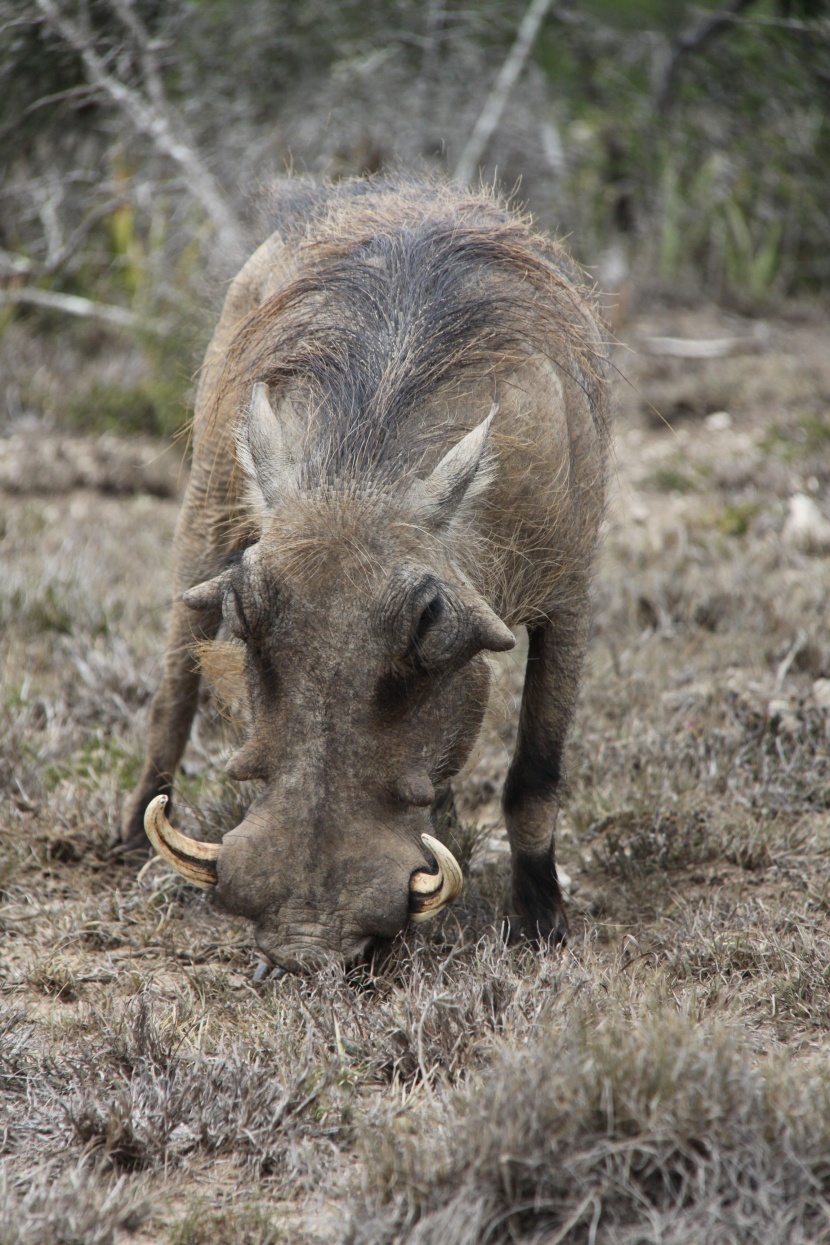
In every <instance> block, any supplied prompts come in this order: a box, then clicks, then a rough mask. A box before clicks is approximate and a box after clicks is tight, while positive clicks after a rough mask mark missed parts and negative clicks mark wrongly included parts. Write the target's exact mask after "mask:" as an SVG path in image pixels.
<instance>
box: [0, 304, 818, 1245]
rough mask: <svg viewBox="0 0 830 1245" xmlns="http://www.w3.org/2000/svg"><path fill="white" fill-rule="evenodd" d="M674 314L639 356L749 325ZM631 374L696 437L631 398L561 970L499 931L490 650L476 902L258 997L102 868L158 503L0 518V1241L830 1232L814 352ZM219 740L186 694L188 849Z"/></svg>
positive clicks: (271, 985)
mask: <svg viewBox="0 0 830 1245" xmlns="http://www.w3.org/2000/svg"><path fill="white" fill-rule="evenodd" d="M707 317H708V318H707ZM671 320H672V315H671V313H669V312H664V313H662V314H661V315H660V316H659V317H657V316H655V318H654V320H652V321H647V320H643V321H642V322H641V323H640V324H639V325H637V326H634V329H632V334H631V335H632V337H634V338H635V339H636V335H637V332H638V331H642V332H644V333H652V334H655V333H658V332H659V333H660V334H672V333H673V334H682V333H684V332H688V333H690V334H691V335H697V336H707V335H711V336H719V335H725V334H726V333H728V332H729V331H732V330H733V328H734V326H730V325H724V324H721V323H719V322H718V321H717V318H716V317H715V316H713V315H712V313H707V316H704V313H702V312H700V313H697V319H694V317H692V318H689V317H688V316H687V317H686V318H684V317H678V318H677V320H676V322H674V323H672V322H671ZM738 335H741V334H738ZM61 366H62V367H64V369H65V367H66V363H65V360H64V361H63V362H62V363H61ZM695 369H697V371H695ZM633 371H634V375H635V379H636V381H637V385H638V388H639V392H640V393H642V394H643V395H645V397H646V398H648V397H649V395H653V396H656V395H657V389H658V388H659V387H660V386H663V387H664V389H666V392H667V393H669V390H670V391H671V392H670V393H669V397H670V399H671V402H670V405H671V406H672V408H673V409H676V410H685V411H687V412H694V413H691V414H689V413H687V414H685V415H682V416H680V422H679V423H678V426H677V431H676V435H675V434H673V433H671V432H669V431H667V430H666V429H665V428H664V427H663V426H662V425H656V424H655V422H654V420H653V418H652V416H651V414H650V412H649V410H648V408H647V407H646V408H644V409H641V408H642V400H641V398H640V397H639V396H638V392H637V391H635V390H630V391H629V390H623V410H622V412H621V417H620V423H619V439H618V447H617V475H618V482H619V490H618V500H617V503H616V511H615V514H614V516H613V519H612V522H611V524H610V525H609V533H608V536H607V539H606V542H605V548H604V552H603V565H602V567H601V569H600V573H599V575H598V579H597V621H596V627H595V636H594V643H593V647H592V652H591V659H590V663H589V668H588V671H587V675H586V681H585V687H584V692H583V697H582V706H581V710H580V716H579V721H578V725H577V729H576V733H575V737H574V740H573V746H572V748H571V753H570V794H569V798H568V803H567V806H566V809H565V811H564V814H563V817H562V824H561V830H560V840H559V841H560V860H561V862H562V864H563V866H564V868H565V870H566V871H567V872H568V873H569V874H570V875H571V877H572V878H573V879H574V883H575V888H576V889H575V893H574V894H573V895H572V896H571V899H570V910H571V916H572V926H573V929H574V937H573V940H572V943H571V946H570V948H569V949H568V951H567V952H565V953H564V954H561V955H556V956H542V957H537V956H535V955H533V954H531V953H529V952H527V951H525V950H522V949H521V948H518V949H517V948H509V947H506V946H505V945H504V944H503V942H502V939H501V933H500V928H499V917H498V908H499V903H500V901H501V898H502V895H503V891H504V887H505V884H506V863H507V856H506V853H505V851H504V850H503V849H504V841H503V831H502V829H501V823H500V819H499V812H498V790H499V786H500V783H501V780H502V779H503V776H504V772H505V767H506V761H507V757H508V754H509V749H510V747H511V746H512V741H513V734H514V731H515V697H516V695H517V693H518V691H519V689H520V686H521V662H520V658H517V657H514V656H513V655H508V656H505V657H504V658H503V659H499V663H498V692H497V695H496V696H495V698H494V712H493V715H492V720H491V722H490V723H489V725H488V728H487V730H486V732H485V735H484V737H483V739H482V743H481V747H480V749H479V753H478V757H477V760H476V763H475V765H474V766H473V767H472V768H471V770H470V772H469V773H468V774H467V775H466V776H465V777H464V779H463V780H462V781H461V783H460V784H459V789H458V805H459V809H460V812H461V819H462V829H461V832H460V834H461V840H462V841H461V845H460V849H459V855H460V856H462V857H463V859H464V860H465V861H469V869H470V873H471V878H472V881H471V884H470V887H469V889H468V893H467V896H466V897H465V899H464V901H462V903H460V904H459V905H456V907H455V909H454V910H452V911H450V912H448V913H447V914H445V915H444V916H443V917H442V918H440V919H439V921H438V922H437V923H436V924H435V925H434V926H431V927H430V926H427V927H423V928H422V929H419V930H417V931H413V932H411V933H410V934H409V935H408V937H407V938H406V939H401V940H400V941H399V942H398V943H396V944H395V945H394V946H392V947H391V948H389V949H388V950H387V951H386V952H385V953H384V954H383V955H379V956H378V957H377V958H376V960H375V962H374V963H373V964H372V965H370V966H369V967H368V968H366V969H363V970H361V971H360V972H353V973H350V974H347V973H345V972H343V971H342V970H341V969H340V968H338V967H336V966H330V967H328V968H326V969H324V970H323V971H321V972H320V973H319V974H317V975H316V976H314V977H312V978H308V979H292V978H286V979H283V980H282V981H280V982H278V983H275V982H265V983H263V984H262V985H260V986H257V985H255V984H254V983H253V982H252V980H251V973H252V970H253V968H254V966H255V964H256V959H257V957H256V955H255V953H254V951H253V949H252V947H251V943H250V934H249V930H248V929H247V927H246V926H245V925H244V924H242V923H238V922H232V921H230V920H228V919H227V918H223V917H221V916H219V915H218V914H216V913H215V912H214V911H213V910H212V908H211V907H210V906H209V904H207V903H206V902H205V901H204V900H203V899H202V898H201V897H200V896H198V895H197V894H196V893H195V892H194V891H192V890H191V889H189V888H188V887H187V886H186V885H185V884H184V883H181V882H180V881H179V880H178V879H177V878H176V877H174V876H173V875H172V874H171V873H170V872H169V871H168V870H167V868H166V866H164V865H162V864H160V863H159V864H154V865H151V866H150V867H149V868H148V869H147V870H145V871H144V872H143V873H142V874H141V875H138V874H137V871H136V869H135V868H134V867H128V866H125V865H124V864H122V863H120V862H119V859H118V857H117V856H113V854H112V852H111V850H110V842H111V838H112V835H113V832H114V828H115V826H116V825H117V820H118V814H119V809H120V805H121V801H122V799H123V796H124V793H125V792H126V791H127V790H129V788H130V786H131V785H132V783H133V782H134V780H135V777H136V773H137V769H138V766H139V764H140V760H141V750H142V738H143V731H144V720H145V714H146V708H147V705H148V703H149V697H150V695H151V694H152V689H153V687H154V685H155V683H156V680H157V677H158V665H159V659H160V652H161V645H162V633H163V626H164V621H165V616H166V608H167V593H168V591H169V588H168V584H169V577H168V571H167V568H168V565H169V557H170V542H171V536H172V527H173V523H174V519H175V510H176V507H175V503H174V501H172V500H168V499H165V498H164V497H150V496H148V495H145V494H142V493H137V494H135V495H129V494H127V495H120V496H107V495H103V494H100V493H96V492H93V491H91V490H89V489H74V490H70V491H68V492H67V491H65V490H64V491H60V490H59V489H56V491H55V492H54V493H52V494H50V492H49V489H48V474H47V475H46V476H44V477H43V478H41V480H40V487H39V491H38V492H37V493H25V492H23V493H21V492H19V491H17V492H14V493H9V494H6V495H2V494H0V533H2V537H1V538H0V548H1V549H2V551H3V562H4V574H3V576H2V582H0V620H2V634H1V635H0V646H1V647H2V669H3V685H2V707H1V708H0V788H2V792H3V802H2V805H0V938H2V951H0V1084H1V1085H2V1092H0V1171H2V1176H1V1177H0V1181H2V1183H0V1188H1V1189H2V1195H0V1242H1V1243H2V1245H6V1243H7V1242H9V1243H11V1242H21V1243H22V1245H29V1243H30V1242H31V1243H32V1245H34V1242H46V1243H48V1245H51V1243H52V1242H54V1243H55V1245H69V1243H70V1242H73V1243H74V1242H84V1243H87V1242H93V1243H94V1245H98V1243H100V1245H121V1243H122V1242H123V1241H125V1240H127V1239H130V1238H131V1237H132V1238H133V1239H135V1240H136V1241H138V1242H145V1243H146V1242H151V1241H152V1242H155V1241H159V1242H166V1243H167V1245H200V1243H201V1242H211V1245H216V1243H217V1242H218V1243H219V1245H222V1243H227V1245H266V1243H268V1242H272V1241H273V1242H276V1241H290V1242H336V1241H343V1242H352V1243H353V1245H366V1243H368V1242H392V1241H413V1242H414V1241H419V1242H428V1241H438V1240H441V1241H442V1242H448V1243H450V1242H451V1243H453V1245H455V1243H456V1242H457V1243H458V1245H461V1243H462V1242H465V1241H469V1242H473V1241H475V1242H479V1241H490V1242H500V1241H504V1242H508V1241H510V1242H526V1243H530V1242H542V1241H544V1242H546V1245H551V1243H552V1242H562V1243H573V1242H582V1241H584V1242H589V1243H591V1245H595V1243H600V1245H601V1243H602V1242H608V1243H609V1245H610V1243H611V1242H613V1243H614V1245H628V1243H631V1245H633V1242H635V1241H636V1242H643V1243H645V1242H658V1241H659V1242H666V1243H669V1242H671V1243H672V1245H686V1243H687V1242H688V1243H689V1245H691V1243H692V1242H694V1243H695V1245H698V1243H700V1242H703V1243H707V1242H711V1243H712V1245H720V1242H723V1241H733V1240H734V1241H746V1242H750V1241H756V1240H769V1241H772V1240H774V1241H776V1242H778V1241H781V1242H793V1245H795V1243H796V1242H812V1241H815V1242H818V1241H822V1240H826V1239H828V1236H830V1222H828V1205H827V1203H828V1196H829V1195H830V1191H829V1190H828V1182H830V1170H829V1169H828V1165H827V1158H826V1156H827V1154H828V1153H829V1152H830V1137H828V1135H827V1127H828V1126H827V1119H828V1118H830V1116H829V1114H828V1106H830V1103H828V1097H829V1096H830V1088H829V1087H828V1079H827V1073H826V1060H827V1054H828V1047H830V1039H829V1038H828V1026H830V1010H828V1005H827V999H828V985H830V979H828V972H830V970H828V968H827V965H828V964H830V926H828V911H830V829H828V818H827V812H828V808H830V710H829V709H828V703H827V701H828V698H827V690H828V689H827V685H823V684H822V680H824V679H827V678H830V638H828V633H827V627H826V619H827V616H828V605H829V604H830V559H828V557H827V556H826V554H822V553H816V552H812V553H806V552H802V551H800V550H799V549H798V548H797V547H795V546H793V545H789V544H787V543H786V542H785V541H784V540H783V539H782V530H783V528H784V523H785V519H786V515H787V501H788V498H789V497H790V496H791V494H792V493H793V492H796V491H807V492H812V493H813V495H814V496H815V497H816V498H817V500H818V502H819V505H820V506H823V505H824V501H823V496H824V493H823V489H824V487H825V485H826V483H827V482H828V480H830V431H828V429H830V417H828V410H827V401H828V395H830V365H828V363H827V360H826V350H825V347H824V342H823V338H822V335H821V334H820V332H819V331H818V328H817V327H815V328H814V327H813V326H811V324H810V322H809V321H807V322H805V323H802V324H792V323H790V324H780V325H776V326H774V332H773V334H772V337H771V339H770V344H769V347H768V349H767V350H766V353H765V354H764V355H762V356H753V358H752V359H751V360H747V359H745V358H737V359H732V360H729V359H727V360H722V361H719V362H718V363H713V362H710V363H706V364H700V365H698V364H695V363H688V364H684V366H683V368H682V369H678V368H676V367H674V365H672V366H671V368H668V367H667V365H666V364H665V363H664V362H661V361H660V360H655V361H653V362H648V361H647V360H645V359H644V357H641V358H640V359H639V360H635V361H634V365H633ZM89 379H90V378H89V377H87V380H89ZM43 383H44V384H47V385H48V384H49V380H48V375H46V377H45V379H43ZM671 386H674V388H673V389H672V388H671ZM666 387H668V388H666ZM672 395H673V396H672ZM661 400H666V399H665V397H664V398H663V399H661ZM716 402H717V405H723V404H728V406H729V410H730V414H731V416H732V425H731V427H729V428H724V427H723V421H722V420H721V421H714V422H709V423H707V422H706V415H707V413H708V412H709V410H710V409H711V407H712V405H713V404H715V403H716ZM825 432H827V435H825ZM132 452H133V450H131V453H132ZM44 461H45V462H47V461H49V459H48V455H47V456H45V458H44ZM228 744H229V740H228V739H227V738H226V728H225V726H224V725H223V723H222V721H221V719H220V718H219V717H218V715H217V714H216V713H214V712H213V711H212V710H211V708H210V706H209V705H207V704H206V705H205V706H204V712H203V713H202V715H201V717H200V722H199V729H198V731H197V734H196V737H195V738H194V741H193V743H192V744H191V747H190V749H189V752H188V755H187V758H186V764H185V768H184V772H183V774H182V776H181V779H180V788H181V792H180V800H179V809H180V812H181V815H182V816H183V817H184V819H185V821H186V822H188V823H189V824H190V825H191V826H192V827H194V828H195V827H197V826H201V832H203V833H204V832H205V829H206V827H207V826H208V825H209V826H210V827H211V829H212V830H213V831H214V832H215V830H216V827H217V826H219V825H222V824H229V823H230V822H231V821H232V820H233V819H234V816H235V812H234V810H235V808H236V807H237V805H238V803H239V801H240V799H241V793H240V792H239V791H238V789H237V788H235V787H234V786H233V784H229V783H228V782H227V781H225V780H223V779H222V777H221V762H222V758H223V756H224V755H225V754H226V750H227V747H228Z"/></svg>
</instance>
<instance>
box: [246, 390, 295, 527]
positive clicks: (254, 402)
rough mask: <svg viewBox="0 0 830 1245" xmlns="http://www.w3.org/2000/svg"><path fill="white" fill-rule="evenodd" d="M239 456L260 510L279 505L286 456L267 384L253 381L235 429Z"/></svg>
mask: <svg viewBox="0 0 830 1245" xmlns="http://www.w3.org/2000/svg"><path fill="white" fill-rule="evenodd" d="M236 457H237V460H238V462H239V465H240V467H241V468H242V470H243V471H244V472H245V475H246V476H247V478H248V481H249V485H250V490H251V493H252V500H253V501H254V503H255V504H256V505H257V507H258V508H259V509H261V510H271V509H273V508H274V506H276V504H277V502H278V501H279V498H280V495H281V493H282V488H281V485H282V482H283V479H284V477H285V473H286V467H287V460H286V456H285V445H284V442H283V436H282V428H281V427H280V422H279V420H278V419H277V417H276V415H275V414H274V411H273V409H272V407H271V402H270V399H269V397H268V386H267V385H263V384H261V383H258V384H256V385H254V388H253V392H252V394H251V401H250V402H249V403H248V409H247V411H246V412H245V416H244V418H243V419H242V420H241V421H240V425H239V427H238V429H237V433H236Z"/></svg>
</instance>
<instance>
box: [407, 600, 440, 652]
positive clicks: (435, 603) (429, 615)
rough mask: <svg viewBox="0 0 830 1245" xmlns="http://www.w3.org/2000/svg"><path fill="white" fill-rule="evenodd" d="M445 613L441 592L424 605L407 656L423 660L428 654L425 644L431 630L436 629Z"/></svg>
mask: <svg viewBox="0 0 830 1245" xmlns="http://www.w3.org/2000/svg"><path fill="white" fill-rule="evenodd" d="M443 613H444V602H443V599H442V597H441V594H440V593H439V592H436V594H435V596H434V597H433V598H432V600H431V601H430V602H428V604H427V605H426V606H425V607H424V610H423V612H422V614H421V617H420V618H419V619H418V625H417V626H416V628H415V632H414V634H413V636H412V639H411V640H410V641H409V648H408V649H407V654H406V655H407V657H408V658H410V659H414V660H415V661H420V662H423V661H424V658H425V656H426V654H425V651H424V645H425V641H426V638H427V636H428V635H429V633H430V631H432V630H433V629H434V627H435V626H436V624H437V622H438V620H439V619H440V618H441V615H442V614H443Z"/></svg>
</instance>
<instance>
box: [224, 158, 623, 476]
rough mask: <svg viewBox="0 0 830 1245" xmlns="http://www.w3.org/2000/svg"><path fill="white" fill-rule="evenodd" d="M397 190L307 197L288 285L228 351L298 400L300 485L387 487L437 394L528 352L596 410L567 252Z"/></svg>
mask: <svg viewBox="0 0 830 1245" xmlns="http://www.w3.org/2000/svg"><path fill="white" fill-rule="evenodd" d="M364 185H365V183H364ZM403 190H404V196H405V197H403V198H402V196H401V184H400V182H396V183H389V182H381V183H378V184H376V185H375V186H374V187H373V188H372V187H371V186H370V191H369V193H366V192H364V193H363V194H362V195H361V196H356V195H354V194H353V193H350V191H351V187H350V186H349V184H346V186H345V187H343V188H339V187H337V188H330V190H329V196H328V197H327V198H326V197H318V198H317V199H316V200H315V201H314V202H313V203H312V202H311V201H309V203H308V204H306V205H305V206H306V207H307V208H308V209H310V210H309V217H310V224H308V225H307V231H306V234H305V244H304V245H303V246H302V248H301V250H300V265H299V270H298V272H297V274H296V276H295V277H294V278H293V280H291V281H290V282H289V283H288V284H287V285H286V286H284V287H283V288H282V289H281V290H279V291H278V292H277V293H276V294H275V295H273V296H272V297H271V298H269V299H268V300H267V301H266V302H264V303H263V304H262V305H261V306H260V307H259V308H257V310H256V311H255V312H253V313H252V315H251V316H250V317H249V318H248V319H247V321H246V322H245V324H244V326H243V328H242V330H241V331H240V333H239V335H238V337H237V340H236V343H235V347H234V351H233V352H232V371H233V374H234V380H235V381H237V380H238V381H241V382H242V383H243V384H251V383H253V381H255V380H264V381H265V382H266V383H267V384H268V385H269V386H270V388H271V391H272V398H273V400H274V401H275V402H278V401H279V399H280V396H281V394H283V393H285V391H286V390H287V389H288V388H289V387H290V388H291V392H292V395H293V396H294V405H295V406H296V405H297V401H296V395H297V393H299V395H300V396H301V404H302V407H303V409H304V410H305V411H307V412H308V413H309V415H308V420H309V423H308V429H307V434H306V442H305V446H304V459H303V479H302V480H301V481H300V483H301V484H302V485H303V486H306V487H314V486H316V485H321V484H331V483H333V482H334V481H336V480H339V481H341V482H346V481H349V482H355V483H358V484H365V483H370V482H371V483H372V484H375V485H378V484H379V485H389V484H392V483H394V482H395V481H396V480H398V479H400V478H401V477H402V476H405V475H406V473H407V471H408V470H411V469H412V467H413V466H414V462H413V459H414V460H416V461H417V459H418V457H419V450H422V449H423V440H420V441H419V440H418V439H417V438H413V435H412V428H411V426H410V428H409V429H407V427H406V425H407V421H408V420H409V419H410V418H411V417H412V415H413V414H417V413H418V412H419V411H420V410H422V409H423V408H424V406H425V404H426V403H428V402H429V400H430V399H431V398H432V397H433V396H434V395H435V394H436V393H437V392H438V391H439V390H440V389H441V386H442V385H443V384H445V383H446V382H448V381H454V382H458V381H459V380H460V379H461V378H462V377H463V378H469V379H473V378H477V377H482V376H487V375H493V374H494V373H495V372H496V371H499V370H505V369H509V368H510V367H511V366H515V365H516V363H517V362H518V361H519V360H520V359H521V358H522V357H524V356H526V355H527V354H528V353H536V352H538V353H542V354H546V355H548V356H549V357H550V358H552V359H553V361H554V362H555V363H556V365H557V366H558V367H560V368H561V369H563V370H564V371H566V372H567V374H568V375H569V376H571V377H572V378H573V379H575V380H576V381H577V383H579V384H580V385H582V387H583V388H585V389H586V391H587V393H588V396H589V398H590V399H591V405H592V407H594V408H595V407H596V387H597V385H598V384H600V383H601V379H600V376H601V364H600V362H599V359H598V356H597V350H596V339H595V337H592V335H591V331H590V329H589V324H588V321H587V319H586V316H585V313H584V311H583V310H582V299H583V298H584V297H585V293H586V292H585V290H584V288H583V287H582V286H581V283H580V281H579V274H578V272H577V270H576V269H575V268H574V266H573V265H572V264H571V263H570V261H569V260H568V259H567V258H566V256H565V254H564V252H563V251H561V249H560V248H559V247H557V246H556V245H555V244H553V243H551V242H549V241H548V240H546V239H543V238H541V237H539V236H537V235H533V234H530V233H529V232H528V229H527V223H526V222H525V221H520V220H519V219H518V218H517V217H516V216H515V215H511V214H509V213H508V212H506V211H505V210H504V209H503V208H502V207H501V206H500V205H498V204H497V203H496V202H495V201H494V200H493V199H490V198H488V197H486V196H484V195H481V196H470V197H469V198H466V199H463V200H461V202H460V203H459V200H458V198H457V192H456V193H455V194H451V193H450V192H449V191H448V189H447V188H445V187H443V186H441V185H440V183H430V182H427V183H424V182H413V183H412V184H411V185H404V187H403ZM290 215H291V218H292V219H294V220H296V217H294V216H293V213H290ZM295 228H296V226H295ZM484 413H486V412H484Z"/></svg>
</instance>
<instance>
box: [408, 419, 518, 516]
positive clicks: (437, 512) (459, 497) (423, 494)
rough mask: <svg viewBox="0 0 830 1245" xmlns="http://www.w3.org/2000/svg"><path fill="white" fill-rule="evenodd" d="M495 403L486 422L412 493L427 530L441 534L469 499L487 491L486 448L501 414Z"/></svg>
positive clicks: (450, 453) (458, 445) (418, 484)
mask: <svg viewBox="0 0 830 1245" xmlns="http://www.w3.org/2000/svg"><path fill="white" fill-rule="evenodd" d="M498 409H499V408H498V404H497V403H495V402H494V403H493V405H492V406H491V408H490V413H489V415H488V416H487V418H486V419H483V420H482V421H481V423H480V424H478V425H477V426H476V427H475V428H473V430H472V432H468V433H467V435H466V436H465V437H462V438H461V440H460V441H459V442H458V444H457V445H454V446H453V447H452V449H451V450H450V451H449V453H447V454H445V455H444V457H443V458H442V459H441V461H440V463H439V464H438V466H437V467H436V468H435V470H434V471H433V472H432V474H431V475H429V476H427V478H426V480H420V481H418V483H417V485H416V486H415V488H413V490H412V499H413V501H414V503H415V509H416V513H417V517H418V519H419V521H420V522H422V523H423V524H424V525H425V526H426V527H429V528H430V529H432V530H433V531H438V530H440V529H441V528H442V527H446V526H447V524H448V523H449V522H450V520H451V519H452V518H453V516H454V515H455V514H456V512H457V511H458V508H459V506H460V505H461V503H462V502H463V501H464V498H465V497H469V496H471V495H472V494H473V493H474V492H475V493H477V492H479V491H480V490H481V489H483V488H484V487H485V486H486V485H487V484H488V483H489V481H490V472H489V470H488V463H487V456H486V453H485V451H486V449H487V437H488V434H489V432H490V425H491V424H492V422H493V420H494V419H495V417H496V414H497V412H498Z"/></svg>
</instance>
